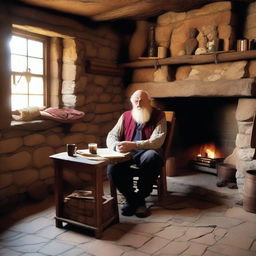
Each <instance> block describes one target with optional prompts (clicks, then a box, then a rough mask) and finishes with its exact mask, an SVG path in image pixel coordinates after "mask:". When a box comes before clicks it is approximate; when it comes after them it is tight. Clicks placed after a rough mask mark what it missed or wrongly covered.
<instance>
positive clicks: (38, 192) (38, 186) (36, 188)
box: [28, 181, 48, 201]
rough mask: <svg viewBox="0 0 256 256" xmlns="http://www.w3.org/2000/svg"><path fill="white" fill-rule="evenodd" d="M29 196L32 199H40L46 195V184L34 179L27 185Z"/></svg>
mask: <svg viewBox="0 0 256 256" xmlns="http://www.w3.org/2000/svg"><path fill="white" fill-rule="evenodd" d="M28 195H29V198H30V199H31V200H33V201H41V200H43V199H45V198H46V197H47V196H48V189H47V185H46V184H45V183H44V182H42V181H36V182H34V183H33V184H31V185H30V186H29V187H28Z"/></svg>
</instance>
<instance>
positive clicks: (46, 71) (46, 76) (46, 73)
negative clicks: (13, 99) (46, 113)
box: [10, 28, 50, 107]
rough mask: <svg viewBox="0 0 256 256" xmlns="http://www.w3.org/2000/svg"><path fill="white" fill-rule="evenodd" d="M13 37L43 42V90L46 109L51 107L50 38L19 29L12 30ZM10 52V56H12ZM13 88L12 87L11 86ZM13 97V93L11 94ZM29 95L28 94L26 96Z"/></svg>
mask: <svg viewBox="0 0 256 256" xmlns="http://www.w3.org/2000/svg"><path fill="white" fill-rule="evenodd" d="M12 36H21V37H24V38H26V39H32V40H37V41H41V42H43V49H44V55H43V60H44V61H43V62H44V66H43V76H42V77H43V83H44V88H43V104H44V106H45V107H49V106H50V61H49V60H50V38H49V37H47V36H45V35H41V34H37V33H32V32H29V31H26V30H21V29H17V28H13V29H12ZM11 55H12V54H11V52H10V56H11ZM10 73H11V76H12V75H13V74H14V73H15V72H13V71H12V70H10ZM10 86H11V85H10ZM11 95H12V92H11ZM26 95H28V94H26Z"/></svg>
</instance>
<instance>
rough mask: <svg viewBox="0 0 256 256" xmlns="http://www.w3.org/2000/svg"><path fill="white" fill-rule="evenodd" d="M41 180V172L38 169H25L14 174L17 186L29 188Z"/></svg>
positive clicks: (14, 181)
mask: <svg viewBox="0 0 256 256" xmlns="http://www.w3.org/2000/svg"><path fill="white" fill-rule="evenodd" d="M38 178H39V172H38V170H36V169H31V168H28V169H23V170H20V171H16V172H14V173H13V183H14V184H15V185H17V186H27V185H29V184H32V183H33V182H35V181H36V180H38Z"/></svg>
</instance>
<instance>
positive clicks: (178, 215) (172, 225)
mask: <svg viewBox="0 0 256 256" xmlns="http://www.w3.org/2000/svg"><path fill="white" fill-rule="evenodd" d="M216 181H217V178H216V176H214V175H212V174H207V173H189V175H188V174H184V175H180V176H178V177H168V190H169V191H170V193H169V195H168V197H167V198H166V200H164V201H163V202H160V203H157V197H156V196H154V195H153V196H151V197H150V198H149V200H148V202H147V204H148V206H151V212H152V214H151V216H149V217H147V218H145V219H139V218H137V217H135V216H133V217H123V216H121V217H120V223H119V224H115V225H112V226H110V227H109V228H107V229H106V230H105V231H104V233H103V238H102V239H100V240H99V239H95V238H94V237H93V234H92V233H90V232H89V231H86V230H84V229H75V228H71V227H70V228H69V229H59V228H56V227H55V221H54V214H55V210H54V202H53V197H49V198H48V199H47V200H45V201H43V202H40V203H36V204H29V205H24V206H21V207H18V208H17V209H15V210H13V211H12V212H10V213H9V214H8V215H6V216H2V217H1V222H0V230H1V231H0V255H4V256H14V255H15V256H16V255H30V256H39V255H61V256H76V255H84V256H86V255H96V256H101V255H102V256H146V255H162V256H166V255H182V256H191V255H204V256H217V255H230V256H231V255H232V256H249V255H256V214H254V213H249V212H246V211H244V210H243V208H242V207H241V206H240V205H238V204H236V201H237V200H238V198H239V197H238V191H237V189H229V188H227V187H221V188H218V187H216Z"/></svg>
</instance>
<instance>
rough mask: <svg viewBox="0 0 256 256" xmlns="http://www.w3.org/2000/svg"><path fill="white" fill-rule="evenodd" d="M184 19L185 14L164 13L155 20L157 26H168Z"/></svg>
mask: <svg viewBox="0 0 256 256" xmlns="http://www.w3.org/2000/svg"><path fill="white" fill-rule="evenodd" d="M185 18H186V13H185V12H180V13H177V12H166V13H164V14H162V15H160V16H158V18H157V24H159V25H168V24H171V23H176V22H180V21H183V20H184V19H185Z"/></svg>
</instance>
